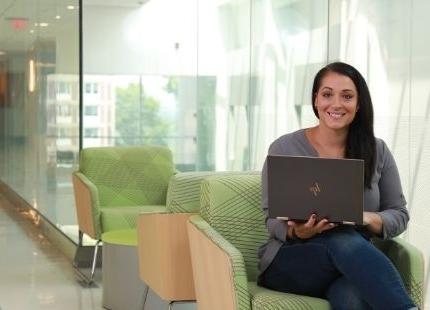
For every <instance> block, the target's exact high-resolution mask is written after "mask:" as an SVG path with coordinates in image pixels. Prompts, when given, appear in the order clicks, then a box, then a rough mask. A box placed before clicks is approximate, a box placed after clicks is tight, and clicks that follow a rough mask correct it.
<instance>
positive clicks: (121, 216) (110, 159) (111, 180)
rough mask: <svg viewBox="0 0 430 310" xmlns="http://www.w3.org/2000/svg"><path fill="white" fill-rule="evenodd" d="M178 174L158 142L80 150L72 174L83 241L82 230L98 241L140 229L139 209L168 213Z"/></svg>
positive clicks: (169, 157) (95, 251)
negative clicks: (173, 180)
mask: <svg viewBox="0 0 430 310" xmlns="http://www.w3.org/2000/svg"><path fill="white" fill-rule="evenodd" d="M174 173H175V168H174V164H173V160H172V153H171V152H170V150H169V149H168V148H166V147H160V146H130V147H94V148H86V149H83V150H81V153H80V161H79V170H78V171H76V172H74V173H73V187H74V193H75V202H76V213H77V218H78V225H79V235H80V238H79V239H80V243H81V242H82V233H85V234H87V235H89V236H90V237H91V238H93V239H95V240H98V242H97V243H96V246H95V249H94V257H93V263H92V269H91V279H90V281H92V279H93V276H94V270H95V266H96V258H97V249H98V244H99V242H100V239H101V235H102V233H104V232H107V231H113V230H121V229H128V228H136V221H137V217H138V215H139V214H140V213H147V212H149V213H152V212H158V213H160V212H166V194H167V186H168V183H169V180H170V177H171V176H172V175H173V174H174Z"/></svg>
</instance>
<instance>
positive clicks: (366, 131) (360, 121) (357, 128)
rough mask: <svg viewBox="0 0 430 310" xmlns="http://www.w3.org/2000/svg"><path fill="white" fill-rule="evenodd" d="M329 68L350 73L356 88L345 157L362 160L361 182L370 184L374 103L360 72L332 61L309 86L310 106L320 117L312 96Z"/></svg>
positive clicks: (374, 147)
mask: <svg viewBox="0 0 430 310" xmlns="http://www.w3.org/2000/svg"><path fill="white" fill-rule="evenodd" d="M329 72H335V73H338V74H341V75H344V76H347V77H349V78H350V79H351V80H352V82H353V83H354V85H355V88H356V89H357V93H358V94H357V96H358V97H357V105H358V108H359V109H358V111H357V113H356V115H355V118H354V120H353V121H352V123H351V125H350V126H349V131H348V137H347V142H346V154H345V155H346V158H355V159H363V160H364V185H365V186H366V187H367V188H370V187H371V181H372V176H373V173H374V171H375V160H376V159H375V158H376V142H375V135H374V132H373V105H372V99H371V98H370V92H369V88H368V87H367V84H366V81H365V80H364V78H363V76H362V75H361V74H360V72H358V70H357V69H355V68H354V67H353V66H351V65H348V64H346V63H343V62H333V63H330V64H328V65H327V66H325V67H324V68H322V69H321V70H320V71H318V73H317V75H316V76H315V78H314V84H313V86H312V108H313V110H314V113H315V115H316V117H318V118H319V115H318V110H317V108H316V107H315V99H316V96H317V93H318V90H319V88H320V86H321V80H322V79H323V78H324V77H325V76H326V74H327V73H329Z"/></svg>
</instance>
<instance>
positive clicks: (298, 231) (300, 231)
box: [288, 214, 337, 239]
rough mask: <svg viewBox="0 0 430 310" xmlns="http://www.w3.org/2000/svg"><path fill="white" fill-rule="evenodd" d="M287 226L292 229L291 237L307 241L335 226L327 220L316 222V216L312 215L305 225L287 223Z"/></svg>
mask: <svg viewBox="0 0 430 310" xmlns="http://www.w3.org/2000/svg"><path fill="white" fill-rule="evenodd" d="M288 226H289V227H291V228H292V230H293V231H292V233H293V235H295V236H297V237H298V238H300V239H309V238H312V237H313V236H315V235H317V234H320V233H322V232H324V231H326V230H329V229H332V228H334V227H336V226H337V225H336V224H334V223H330V222H329V221H328V220H327V219H322V220H321V221H317V216H316V215H315V214H312V215H311V216H310V217H309V219H308V221H307V222H306V223H297V222H294V221H288Z"/></svg>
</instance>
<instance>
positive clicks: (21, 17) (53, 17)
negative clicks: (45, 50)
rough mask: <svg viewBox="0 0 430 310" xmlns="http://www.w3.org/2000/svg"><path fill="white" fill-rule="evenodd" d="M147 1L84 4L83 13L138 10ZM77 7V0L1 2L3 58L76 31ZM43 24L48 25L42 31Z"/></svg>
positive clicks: (111, 0) (99, 0)
mask: <svg viewBox="0 0 430 310" xmlns="http://www.w3.org/2000/svg"><path fill="white" fill-rule="evenodd" d="M148 1H149V0H83V5H84V9H85V6H112V7H115V6H116V7H138V6H141V5H143V4H145V3H146V2H148ZM78 4H79V1H78V0H1V1H0V56H1V54H3V53H4V52H8V51H14V52H16V51H26V50H28V48H29V47H30V46H31V45H32V44H33V42H34V41H35V40H36V39H37V38H49V37H51V38H52V37H55V36H56V35H57V33H64V31H63V32H62V29H63V28H64V27H76V28H77V27H78V20H79V17H78ZM69 6H73V9H71V7H69ZM84 16H85V12H84ZM40 23H47V24H48V25H45V24H42V25H45V26H44V27H42V26H41V25H40Z"/></svg>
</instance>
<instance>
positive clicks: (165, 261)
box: [138, 213, 195, 300]
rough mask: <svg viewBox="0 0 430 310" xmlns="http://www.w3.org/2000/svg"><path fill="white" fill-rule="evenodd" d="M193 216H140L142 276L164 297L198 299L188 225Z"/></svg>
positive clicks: (140, 264) (183, 214)
mask: <svg viewBox="0 0 430 310" xmlns="http://www.w3.org/2000/svg"><path fill="white" fill-rule="evenodd" d="M191 215H193V214H192V213H176V214H173V213H169V214H161V213H160V214H141V215H140V216H139V221H138V243H139V245H138V247H139V270H140V278H141V279H142V280H143V281H145V283H146V284H148V286H149V287H151V289H153V290H154V291H155V292H156V293H157V294H158V295H159V296H160V297H161V298H163V299H164V300H195V293H194V281H193V273H192V269H191V258H190V250H189V243H188V234H187V226H186V222H187V220H188V217H190V216H191Z"/></svg>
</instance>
